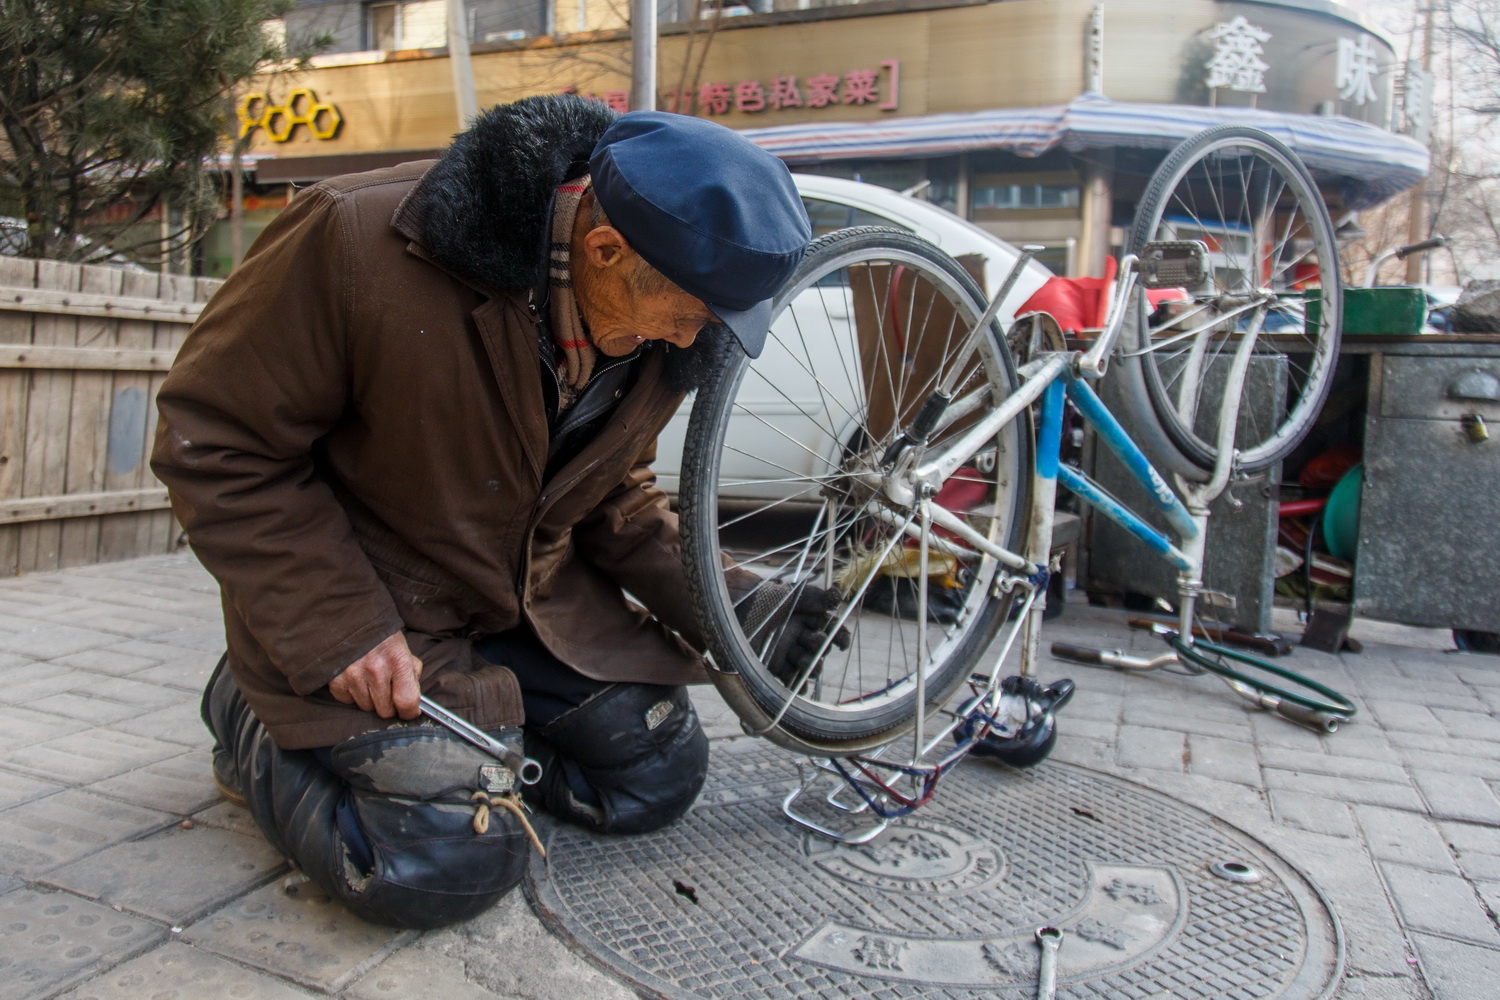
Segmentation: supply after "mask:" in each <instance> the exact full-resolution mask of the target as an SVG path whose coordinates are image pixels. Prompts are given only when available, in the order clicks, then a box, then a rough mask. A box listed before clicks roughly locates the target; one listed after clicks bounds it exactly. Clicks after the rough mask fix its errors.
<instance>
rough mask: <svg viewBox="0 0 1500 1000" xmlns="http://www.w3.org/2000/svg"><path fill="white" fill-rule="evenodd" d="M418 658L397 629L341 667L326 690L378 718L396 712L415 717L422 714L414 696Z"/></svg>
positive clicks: (419, 669)
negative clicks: (388, 636)
mask: <svg viewBox="0 0 1500 1000" xmlns="http://www.w3.org/2000/svg"><path fill="white" fill-rule="evenodd" d="M421 678H422V661H421V660H419V659H417V658H416V657H415V656H413V655H411V650H410V649H409V648H408V647H407V645H406V636H404V635H402V634H401V633H400V632H397V633H396V634H395V635H393V636H391V637H390V638H389V639H386V640H385V641H384V642H382V643H381V644H380V645H378V646H376V647H375V648H374V649H372V650H370V651H369V652H368V653H366V654H365V655H364V656H361V657H360V658H359V659H357V660H355V661H354V662H353V663H351V664H349V665H348V666H347V667H345V668H344V670H343V672H342V673H340V674H339V675H338V676H337V677H335V678H334V679H333V680H331V681H329V682H328V692H329V693H330V694H332V695H333V696H334V697H335V698H337V699H338V700H339V701H341V702H343V703H344V704H345V705H358V706H359V707H360V708H362V709H364V710H365V711H366V712H374V713H375V714H376V715H378V716H380V717H381V718H382V719H389V718H391V717H392V716H395V715H399V716H401V718H403V719H415V718H416V717H417V716H419V715H421V714H422V710H421V708H420V707H419V706H418V705H417V700H418V699H419V698H421V697H422V688H421V686H420V685H419V684H418V681H420V680H421Z"/></svg>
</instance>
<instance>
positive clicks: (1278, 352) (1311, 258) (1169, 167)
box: [1127, 125, 1343, 478]
mask: <svg viewBox="0 0 1500 1000" xmlns="http://www.w3.org/2000/svg"><path fill="white" fill-rule="evenodd" d="M1162 240H1168V241H1170V240H1200V241H1202V242H1203V243H1204V244H1205V245H1206V246H1207V247H1208V250H1209V253H1208V262H1209V267H1208V270H1207V276H1206V278H1205V279H1204V280H1203V281H1202V282H1201V283H1200V284H1198V285H1196V286H1194V287H1191V288H1188V289H1186V291H1187V293H1188V298H1189V299H1190V300H1191V301H1190V302H1186V303H1178V304H1175V305H1172V306H1169V307H1167V308H1165V309H1159V310H1158V311H1157V314H1154V315H1152V316H1150V317H1143V318H1142V319H1141V320H1140V322H1138V323H1137V324H1136V325H1135V329H1136V344H1135V348H1134V352H1132V353H1136V354H1137V356H1138V358H1139V372H1140V376H1141V377H1142V378H1143V380H1144V382H1145V390H1146V395H1147V397H1148V400H1149V403H1150V406H1151V410H1152V413H1153V415H1154V418H1155V420H1156V422H1157V424H1158V425H1159V427H1160V429H1161V430H1162V431H1163V432H1164V434H1165V437H1166V438H1167V439H1168V440H1169V441H1170V444H1171V446H1172V447H1174V448H1175V449H1176V450H1177V451H1178V452H1179V453H1180V454H1181V456H1182V457H1183V458H1185V459H1186V460H1187V462H1188V463H1190V464H1191V466H1192V467H1195V468H1196V469H1202V470H1205V472H1206V470H1211V469H1213V467H1214V462H1215V459H1216V458H1217V454H1218V445H1217V443H1216V442H1217V438H1218V424H1219V413H1220V409H1219V407H1220V399H1221V398H1222V393H1223V387H1224V383H1225V381H1226V376H1227V374H1228V370H1229V366H1230V359H1231V358H1232V356H1233V354H1234V350H1235V347H1236V346H1237V345H1238V343H1239V342H1240V339H1241V338H1242V337H1243V336H1245V334H1246V332H1247V329H1248V328H1249V327H1250V326H1251V325H1252V324H1255V323H1257V321H1258V323H1259V326H1258V336H1257V339H1256V341H1255V347H1254V351H1255V354H1256V355H1257V357H1256V358H1252V364H1254V362H1255V361H1257V360H1258V359H1259V358H1285V359H1286V379H1285V399H1284V403H1281V402H1278V401H1277V398H1276V397H1277V396H1279V395H1280V390H1279V389H1278V387H1277V386H1278V383H1279V381H1280V380H1279V378H1278V377H1277V376H1276V375H1275V373H1274V366H1261V367H1259V368H1258V369H1257V368H1252V370H1251V373H1250V376H1249V378H1248V380H1247V382H1246V388H1245V391H1244V392H1243V393H1242V394H1241V401H1240V403H1239V406H1238V410H1237V415H1236V433H1235V447H1236V450H1237V451H1238V453H1239V455H1238V463H1237V464H1238V468H1239V469H1240V471H1244V472H1256V471H1259V470H1262V469H1265V468H1267V467H1268V466H1270V465H1271V464H1273V463H1275V462H1277V461H1280V460H1281V459H1282V458H1283V457H1285V456H1286V454H1287V453H1288V452H1290V451H1291V450H1292V449H1293V448H1294V447H1296V445H1297V443H1298V442H1299V441H1301V440H1302V438H1303V436H1304V435H1305V434H1306V433H1307V431H1308V429H1309V428H1311V427H1312V424H1313V421H1314V420H1315V419H1316V418H1317V415H1318V411H1319V409H1321V407H1322V405H1323V400H1324V399H1325V397H1326V396H1327V395H1328V387H1329V383H1330V381H1331V379H1332V375H1333V366H1334V362H1335V360H1336V359H1337V356H1338V345H1339V330H1340V320H1341V317H1342V315H1343V306H1342V303H1343V295H1342V287H1341V284H1340V281H1339V272H1338V250H1337V246H1336V244H1335V242H1334V236H1333V226H1332V224H1331V223H1330V221H1329V218H1328V210H1327V209H1326V208H1325V207H1324V204H1323V200H1322V198H1321V197H1320V196H1319V194H1318V189H1317V186H1316V184H1315V183H1314V182H1313V179H1312V175H1311V174H1309V173H1308V171H1307V168H1306V167H1305V166H1303V165H1302V163H1301V161H1300V160H1298V159H1297V157H1296V156H1295V155H1294V154H1293V153H1292V152H1291V150H1289V149H1287V147H1286V146H1284V145H1283V144H1282V143H1280V142H1279V141H1277V140H1276V139H1274V138H1272V137H1271V136H1269V135H1266V134H1265V133H1263V132H1259V131H1257V130H1255V129H1250V128H1243V127H1240V126H1233V125H1229V126H1221V127H1218V128H1212V129H1209V130H1207V131H1206V132H1202V133H1200V134H1198V135H1197V136H1195V137H1193V138H1192V139H1189V140H1188V141H1187V142H1184V143H1183V144H1182V145H1180V146H1178V147H1177V148H1176V149H1175V150H1174V151H1173V152H1172V153H1171V154H1170V155H1169V156H1168V157H1167V158H1166V160H1164V161H1163V162H1162V164H1161V166H1160V167H1158V168H1157V170H1156V173H1155V174H1154V175H1153V176H1152V178H1151V181H1150V183H1149V184H1148V185H1147V187H1146V193H1145V195H1144V196H1143V197H1142V199H1141V203H1140V206H1139V210H1138V212H1137V214H1136V219H1135V224H1134V226H1133V228H1132V229H1131V232H1130V239H1129V243H1128V246H1127V249H1128V250H1129V251H1130V252H1131V253H1137V254H1138V253H1140V252H1141V251H1142V248H1143V247H1145V245H1146V244H1147V243H1149V242H1154V241H1162ZM1141 301H1142V303H1144V297H1142V299H1141ZM1141 308H1142V311H1143V312H1144V305H1142V307H1141ZM1163 313H1166V314H1167V315H1162V314H1163ZM1169 464H1171V463H1169ZM1174 467H1176V466H1174ZM1190 478H1206V476H1204V475H1197V476H1190Z"/></svg>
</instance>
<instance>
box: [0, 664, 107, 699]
mask: <svg viewBox="0 0 1500 1000" xmlns="http://www.w3.org/2000/svg"><path fill="white" fill-rule="evenodd" d="M97 679H98V678H97V675H95V674H91V673H89V672H88V671H86V670H74V669H73V668H71V667H59V666H56V665H54V664H51V663H47V664H36V665H35V666H31V665H28V666H27V667H26V668H24V669H18V668H12V669H10V670H8V671H3V672H0V702H4V703H6V704H8V705H19V706H24V705H28V704H30V703H32V702H35V701H36V700H37V699H40V698H46V697H48V696H49V695H54V694H61V693H62V692H64V691H71V690H73V689H74V688H75V687H78V686H80V685H82V684H86V683H88V682H89V681H92V680H97Z"/></svg>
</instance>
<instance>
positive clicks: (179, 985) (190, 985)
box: [59, 941, 422, 1000]
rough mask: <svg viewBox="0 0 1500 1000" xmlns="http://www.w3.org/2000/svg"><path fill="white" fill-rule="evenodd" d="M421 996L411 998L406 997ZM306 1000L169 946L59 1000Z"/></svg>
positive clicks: (271, 980)
mask: <svg viewBox="0 0 1500 1000" xmlns="http://www.w3.org/2000/svg"><path fill="white" fill-rule="evenodd" d="M421 995H422V994H420V993H413V994H410V996H412V997H419V996H421ZM158 997H159V998H162V1000H168V998H170V1000H306V998H307V997H308V994H307V993H306V992H304V991H302V990H300V989H298V988H297V987H295V986H292V985H291V984H290V983H286V982H283V981H282V980H280V979H277V978H275V977H274V976H268V975H266V974H265V973H263V972H255V971H253V970H251V969H247V968H245V967H244V966H242V965H235V964H234V963H233V962H226V961H225V960H224V959H222V958H218V957H216V956H214V955H210V954H208V953H207V952H203V951H199V950H198V949H196V948H190V947H188V946H187V945H185V944H182V943H181V942H177V941H169V942H167V943H166V944H164V945H162V946H161V947H159V948H156V949H155V950H153V951H149V952H147V953H146V954H144V955H142V956H140V957H139V958H135V959H131V960H130V961H129V962H126V963H125V964H124V965H121V966H118V967H116V968H113V969H111V970H109V971H108V972H106V973H103V974H102V975H99V976H96V977H95V978H93V979H91V980H90V981H89V982H88V984H87V985H85V986H81V987H79V988H78V989H76V990H74V991H73V992H71V993H66V994H64V995H63V996H62V997H60V998H59V1000H147V998H151V1000H156V998H158Z"/></svg>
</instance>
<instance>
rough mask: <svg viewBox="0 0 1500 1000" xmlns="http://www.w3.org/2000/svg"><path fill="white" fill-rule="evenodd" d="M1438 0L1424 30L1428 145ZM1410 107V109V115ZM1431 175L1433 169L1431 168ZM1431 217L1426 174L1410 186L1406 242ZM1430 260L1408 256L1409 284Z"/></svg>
mask: <svg viewBox="0 0 1500 1000" xmlns="http://www.w3.org/2000/svg"><path fill="white" fill-rule="evenodd" d="M1436 4H1437V0H1427V24H1426V27H1425V28H1424V30H1423V32H1422V36H1423V37H1422V78H1423V79H1422V85H1423V100H1424V102H1425V103H1426V108H1427V109H1428V110H1427V111H1426V114H1427V118H1428V122H1427V135H1428V139H1427V146H1428V149H1429V150H1430V149H1431V148H1432V140H1431V136H1432V122H1431V117H1432V112H1431V108H1432V82H1431V81H1432V15H1433V13H1434V11H1435V10H1436ZM1409 117H1410V109H1408V118H1409ZM1428 173H1429V175H1430V174H1431V170H1430V169H1429V171H1428ZM1431 228H1432V221H1431V220H1430V219H1429V218H1428V208H1427V178H1426V177H1424V178H1422V179H1421V180H1419V181H1417V186H1416V187H1414V188H1412V189H1411V204H1410V205H1409V206H1407V214H1406V242H1407V243H1408V244H1411V243H1420V242H1422V241H1423V240H1425V239H1427V237H1428V236H1430V235H1432V234H1431V232H1430V230H1431ZM1426 263H1427V255H1426V254H1422V253H1418V254H1412V255H1411V256H1410V257H1408V258H1406V283H1407V284H1408V285H1420V284H1421V283H1422V278H1423V270H1424V267H1425V265H1426Z"/></svg>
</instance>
